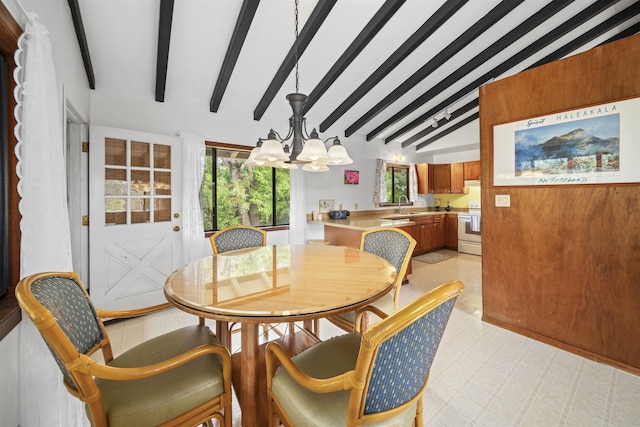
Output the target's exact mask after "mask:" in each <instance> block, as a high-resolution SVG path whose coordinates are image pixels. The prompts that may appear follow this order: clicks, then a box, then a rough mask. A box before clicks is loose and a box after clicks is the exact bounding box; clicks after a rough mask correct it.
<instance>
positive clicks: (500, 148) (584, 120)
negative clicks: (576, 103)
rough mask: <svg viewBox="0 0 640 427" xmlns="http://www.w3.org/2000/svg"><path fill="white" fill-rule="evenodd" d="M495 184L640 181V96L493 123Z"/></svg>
mask: <svg viewBox="0 0 640 427" xmlns="http://www.w3.org/2000/svg"><path fill="white" fill-rule="evenodd" d="M493 156H494V169H493V185H495V186H515V185H571V184H607V183H622V182H640V168H638V167H637V159H638V158H640V98H633V99H626V100H620V101H614V102H610V103H607V104H601V105H595V106H590V107H584V108H579V109H575V110H568V111H563V112H559V113H554V114H549V115H546V116H540V117H533V118H530V119H526V120H521V121H517V122H512V123H505V124H501V125H496V126H494V127H493Z"/></svg>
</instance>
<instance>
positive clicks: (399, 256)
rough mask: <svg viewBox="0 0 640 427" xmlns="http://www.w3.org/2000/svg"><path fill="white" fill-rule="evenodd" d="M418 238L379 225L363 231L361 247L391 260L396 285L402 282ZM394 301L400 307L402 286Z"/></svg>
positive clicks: (397, 287) (397, 288) (397, 289)
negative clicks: (394, 270) (395, 273)
mask: <svg viewBox="0 0 640 427" xmlns="http://www.w3.org/2000/svg"><path fill="white" fill-rule="evenodd" d="M415 247H416V240H415V239H414V238H413V237H411V235H410V234H409V233H407V232H406V231H404V230H400V229H399V228H394V227H379V228H374V229H372V230H368V231H365V232H364V233H362V239H361V241H360V249H361V250H363V251H365V252H370V253H372V254H374V255H378V256H379V257H382V258H384V259H386V260H387V261H389V262H390V263H391V264H393V266H394V267H395V269H396V272H397V273H398V276H397V278H396V285H397V284H399V283H402V280H403V278H404V275H405V273H406V272H407V268H408V267H409V261H410V260H411V256H412V255H413V249H414V248H415ZM395 289H396V290H395V295H394V302H395V304H396V309H397V308H398V306H397V304H398V298H399V296H400V286H396V288H395Z"/></svg>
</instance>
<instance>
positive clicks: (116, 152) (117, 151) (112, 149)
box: [104, 138, 127, 166]
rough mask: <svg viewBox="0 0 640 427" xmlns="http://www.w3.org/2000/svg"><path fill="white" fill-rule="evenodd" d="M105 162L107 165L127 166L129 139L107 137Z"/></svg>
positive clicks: (105, 141)
mask: <svg viewBox="0 0 640 427" xmlns="http://www.w3.org/2000/svg"><path fill="white" fill-rule="evenodd" d="M104 163H105V165H114V166H126V164H127V141H125V140H123V139H114V138H105V140H104Z"/></svg>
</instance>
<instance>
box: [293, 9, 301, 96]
mask: <svg viewBox="0 0 640 427" xmlns="http://www.w3.org/2000/svg"><path fill="white" fill-rule="evenodd" d="M295 3H296V8H295V12H294V13H295V23H296V38H295V41H294V48H295V55H296V93H297V92H300V84H299V80H300V73H299V72H298V37H299V33H298V0H295Z"/></svg>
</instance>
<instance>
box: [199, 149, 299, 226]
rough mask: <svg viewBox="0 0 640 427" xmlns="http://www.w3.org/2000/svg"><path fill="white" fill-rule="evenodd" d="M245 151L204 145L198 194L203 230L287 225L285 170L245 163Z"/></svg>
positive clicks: (287, 205)
mask: <svg viewBox="0 0 640 427" xmlns="http://www.w3.org/2000/svg"><path fill="white" fill-rule="evenodd" d="M249 153H250V151H249V150H245V149H242V148H238V147H237V146H228V145H224V144H212V145H208V146H207V157H206V161H205V171H204V180H203V183H202V190H201V193H200V197H201V203H202V215H203V220H204V229H205V231H214V230H220V229H222V228H224V227H228V226H232V225H252V226H254V227H267V226H278V225H288V224H289V170H288V169H280V168H272V167H270V166H248V165H246V164H245V161H246V160H247V158H248V157H249Z"/></svg>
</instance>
